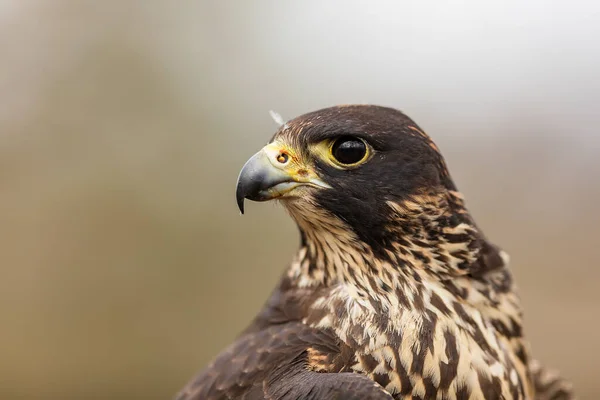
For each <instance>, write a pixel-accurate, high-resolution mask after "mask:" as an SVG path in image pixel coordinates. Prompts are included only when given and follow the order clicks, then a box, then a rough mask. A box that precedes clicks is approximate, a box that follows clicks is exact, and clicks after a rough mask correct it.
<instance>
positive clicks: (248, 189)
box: [236, 143, 331, 214]
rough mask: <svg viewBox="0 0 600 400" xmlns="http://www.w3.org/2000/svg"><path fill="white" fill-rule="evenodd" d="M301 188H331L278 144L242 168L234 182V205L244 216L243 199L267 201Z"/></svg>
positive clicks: (270, 146)
mask: <svg viewBox="0 0 600 400" xmlns="http://www.w3.org/2000/svg"><path fill="white" fill-rule="evenodd" d="M302 185H308V186H315V187H323V188H330V187H331V186H329V185H327V184H326V183H325V182H323V181H321V180H320V179H319V178H318V177H317V176H316V175H315V174H314V173H312V172H310V171H309V170H308V169H307V168H303V167H301V166H299V165H298V163H297V162H295V161H294V160H292V157H291V156H290V155H289V154H288V153H287V152H286V151H283V150H281V148H280V146H279V145H278V144H277V143H272V144H269V145H267V146H265V147H264V148H263V149H262V150H260V151H259V152H258V153H256V154H255V155H253V156H252V157H251V158H250V159H249V160H248V161H247V162H246V164H244V167H243V168H242V170H241V172H240V175H239V177H238V181H237V188H236V199H237V204H238V207H239V209H240V211H241V213H242V214H243V213H244V199H249V200H253V201H267V200H271V199H275V198H278V197H281V196H283V195H285V194H287V193H288V192H290V191H292V190H293V189H295V188H297V187H298V186H302Z"/></svg>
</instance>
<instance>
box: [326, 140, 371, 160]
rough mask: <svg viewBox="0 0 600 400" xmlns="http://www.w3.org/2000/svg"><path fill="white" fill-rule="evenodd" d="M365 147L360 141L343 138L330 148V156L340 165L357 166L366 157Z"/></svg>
mask: <svg viewBox="0 0 600 400" xmlns="http://www.w3.org/2000/svg"><path fill="white" fill-rule="evenodd" d="M367 150H368V149H367V145H366V143H365V142H364V141H362V140H361V139H358V138H355V137H352V136H343V137H341V138H339V139H338V140H336V141H335V142H334V143H333V146H331V155H332V156H333V158H335V160H336V161H337V162H338V163H340V164H342V165H353V164H357V163H359V162H361V161H363V160H364V159H365V157H366V156H367Z"/></svg>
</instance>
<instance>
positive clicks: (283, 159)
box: [277, 153, 290, 164]
mask: <svg viewBox="0 0 600 400" xmlns="http://www.w3.org/2000/svg"><path fill="white" fill-rule="evenodd" d="M289 158H290V156H288V155H287V153H281V154H279V155H278V156H277V161H278V162H280V163H281V164H285V163H286V162H288V160H289Z"/></svg>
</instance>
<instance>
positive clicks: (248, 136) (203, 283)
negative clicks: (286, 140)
mask: <svg viewBox="0 0 600 400" xmlns="http://www.w3.org/2000/svg"><path fill="white" fill-rule="evenodd" d="M599 41H600V6H599V5H598V4H597V3H595V2H592V1H588V2H585V1H579V2H577V1H575V2H570V3H569V4H568V5H567V3H566V2H565V5H563V6H559V5H557V4H553V3H550V2H545V1H542V0H535V1H530V2H517V1H509V2H506V1H505V2H478V1H465V2H447V3H443V4H442V3H441V2H435V1H419V2H417V1H403V2H398V1H387V2H384V1H374V2H367V1H363V2H359V1H343V2H342V1H332V2H319V1H295V2H292V1H290V2H278V1H252V2H250V1H248V2H243V1H237V2H236V1H178V2H175V1H173V2H169V1H151V0H148V1H129V0H128V1H116V0H113V1H104V2H102V1H85V0H80V1H76V0H54V1H42V0H31V1H18V0H13V1H2V2H0V321H1V326H0V398H1V399H83V398H85V399H88V398H90V399H108V398H111V399H125V398H128V399H131V398H143V399H164V398H170V397H171V396H172V395H173V393H175V392H176V391H177V390H178V389H179V388H180V387H181V386H182V385H183V384H184V383H185V382H186V381H187V380H188V379H189V378H190V377H191V376H192V375H193V374H194V373H195V372H196V371H197V370H199V369H200V368H201V367H202V366H204V365H205V364H206V363H207V362H208V361H209V360H210V358H211V357H213V356H214V355H215V354H216V353H217V352H218V351H219V350H220V349H222V348H223V347H224V346H226V345H227V344H228V343H229V342H230V341H231V340H232V339H233V338H234V337H235V335H236V334H237V332H239V331H240V330H241V329H242V328H243V327H244V326H245V324H246V323H247V322H248V321H249V320H250V319H251V318H252V316H253V314H254V313H255V312H256V311H257V310H258V308H259V307H260V306H261V304H262V302H263V301H264V300H265V298H266V297H267V295H268V294H269V292H270V290H271V288H272V287H273V285H274V284H275V282H276V281H277V278H278V276H279V274H280V273H281V271H282V270H283V269H284V268H285V266H286V264H287V262H288V260H289V259H290V258H291V255H292V254H293V252H294V250H295V248H296V246H297V243H298V235H297V232H296V228H295V227H294V226H293V224H292V222H291V221H290V220H289V219H288V218H287V216H286V215H285V213H284V211H283V210H282V209H281V208H280V207H279V206H277V205H276V204H274V203H266V204H248V205H247V214H246V215H245V216H244V217H240V215H239V212H238V210H237V208H236V206H235V199H234V186H235V180H236V178H237V173H238V171H239V169H240V168H241V166H242V165H243V163H244V162H245V160H246V159H247V158H248V157H249V156H250V155H252V154H253V153H254V152H255V151H256V150H258V149H259V148H260V147H261V146H262V145H263V144H264V143H266V141H267V140H268V139H269V137H270V136H271V135H272V133H273V132H274V131H275V129H276V125H275V123H274V122H273V121H272V120H271V119H270V117H269V115H268V111H269V110H270V109H274V110H276V111H277V112H279V113H280V114H282V115H283V116H284V117H285V118H291V117H294V116H296V115H299V114H301V113H304V112H307V111H311V110H314V109H318V108H321V107H325V106H330V105H334V104H340V103H377V104H383V105H389V106H393V107H397V108H401V109H402V110H404V111H405V112H407V113H408V114H409V115H410V116H412V117H413V118H414V119H415V120H416V121H417V123H419V124H420V125H421V126H422V127H423V128H424V129H425V130H426V131H427V132H429V134H430V135H431V136H432V137H433V138H434V139H435V140H436V142H437V143H438V145H439V146H440V148H441V149H442V151H443V152H444V154H445V155H446V158H447V160H448V163H449V166H450V169H451V171H452V173H453V176H454V178H455V180H456V182H457V183H458V185H459V187H460V188H461V189H462V191H463V192H464V193H465V194H466V196H467V200H468V204H469V206H470V209H471V211H472V212H473V214H474V215H475V217H476V218H477V220H478V222H479V224H480V226H481V227H482V228H483V229H484V230H485V231H486V233H487V235H488V236H489V237H490V238H492V239H493V241H494V242H496V243H497V244H499V245H501V246H502V247H504V248H505V249H506V250H507V251H508V252H509V253H510V254H511V256H512V268H513V270H514V272H515V275H516V277H517V280H518V283H519V286H520V290H521V293H522V298H523V303H524V305H525V307H526V323H527V325H526V331H527V333H528V335H529V337H530V338H531V341H532V343H533V349H534V351H535V354H536V356H537V357H539V358H541V359H542V360H543V361H544V362H545V363H547V364H549V365H553V366H556V367H558V368H560V369H561V370H562V371H563V373H564V374H565V375H567V376H569V377H571V378H572V379H573V381H574V382H575V384H576V385H577V387H578V389H579V392H580V394H581V397H582V398H588V399H593V398H598V397H599V396H600V384H599V383H598V379H597V371H598V369H599V368H600V357H599V356H600V353H599V350H600V344H599V342H598V329H599V328H600V323H599V321H598V318H599V316H600V312H599V310H598V308H599V305H600V291H599V290H598V281H599V278H600V272H599V268H600V262H598V256H597V254H598V248H599V246H600V244H599V239H600V231H599V224H600V215H599V213H598V204H599V202H600V157H599V156H598V153H599V151H600V134H599V132H598V125H599V123H600V114H599V111H598V110H599V109H598V106H599V104H600V80H599V79H598V71H599V70H600V52H599V50H598V48H599V47H598V42H599Z"/></svg>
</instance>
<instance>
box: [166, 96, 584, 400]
mask: <svg viewBox="0 0 600 400" xmlns="http://www.w3.org/2000/svg"><path fill="white" fill-rule="evenodd" d="M236 194H237V201H238V205H239V208H240V210H241V211H242V213H243V210H244V199H249V200H254V201H266V200H272V199H278V200H280V201H281V204H282V205H283V206H284V207H285V209H286V210H287V211H288V212H289V214H290V215H291V217H292V218H293V220H294V221H295V222H296V224H297V225H298V228H299V230H300V237H301V245H300V249H299V250H298V252H297V253H296V255H295V257H294V258H293V260H292V261H291V263H290V264H289V267H288V268H287V269H286V270H285V272H284V274H283V276H282V278H281V280H280V282H279V284H278V286H277V287H276V288H275V290H274V291H273V293H272V294H271V296H270V298H269V299H268V301H267V303H266V304H265V306H264V307H263V309H262V310H261V311H260V313H259V314H258V315H257V316H256V317H255V319H254V321H253V322H252V323H251V324H250V326H249V327H248V328H247V329H246V330H245V331H244V332H242V334H241V335H240V336H239V338H238V339H237V340H236V341H235V342H234V343H233V344H232V345H231V346H230V347H229V348H227V349H226V350H224V351H223V352H222V353H221V354H220V355H218V356H217V357H216V359H215V360H214V361H213V362H212V363H211V364H210V365H209V366H208V367H207V368H206V369H205V370H204V371H202V372H201V373H200V374H199V375H198V376H197V377H196V378H194V379H193V380H192V381H191V382H190V383H189V384H188V385H187V386H186V387H185V388H184V389H183V390H182V391H181V392H180V393H179V394H178V395H177V399H179V400H192V399H193V400H200V399H206V400H221V399H247V400H254V399H273V400H279V399H289V400H296V399H315V400H316V399H324V400H328V399H355V400H364V399H382V400H383V399H448V400H450V399H452V400H454V399H457V400H460V399H538V400H541V399H557V400H558V399H573V398H574V395H573V393H572V389H571V385H570V384H569V383H568V382H567V381H565V380H563V379H561V378H560V377H559V376H558V375H556V374H552V373H551V372H549V371H547V370H546V369H544V368H542V367H541V366H540V365H539V363H538V362H537V361H535V360H534V359H532V358H531V356H530V351H529V344H528V342H527V340H526V339H525V337H524V335H523V313H522V309H521V305H520V303H519V298H518V296H517V294H516V292H515V285H514V282H513V279H512V277H511V273H510V271H509V269H508V256H507V254H506V253H505V252H504V251H502V250H501V249H500V248H498V247H497V246H496V245H494V244H492V243H491V242H490V241H489V240H488V239H487V238H486V236H485V235H484V234H483V232H482V231H481V229H480V228H479V227H478V226H477V225H476V223H475V221H474V220H473V218H472V216H471V215H470V214H469V212H468V211H467V209H466V207H465V201H464V198H463V195H462V194H461V193H460V192H459V191H458V189H457V188H456V186H455V184H454V182H453V181H452V179H451V177H450V174H449V172H448V168H447V167H446V163H445V161H444V159H443V157H442V155H441V153H440V151H439V149H438V147H437V146H436V145H435V144H434V142H433V141H432V140H431V138H430V137H429V136H428V135H426V134H425V133H424V132H423V130H422V129H421V128H419V127H418V126H417V125H416V124H415V123H414V122H413V121H412V120H411V119H410V118H409V117H407V116H406V115H404V114H403V113H402V112H400V111H397V110H394V109H391V108H386V107H379V106H369V105H350V106H339V107H332V108H326V109H322V110H319V111H315V112H311V113H308V114H305V115H302V116H300V117H298V118H296V119H293V120H291V121H289V122H287V123H285V124H283V125H282V126H281V127H280V129H279V130H278V131H277V132H276V133H275V135H274V136H273V138H272V140H271V141H270V142H269V143H268V144H267V145H266V146H265V147H263V148H262V149H261V150H260V151H259V152H258V153H256V154H255V155H254V156H252V157H251V158H250V159H249V160H248V162H247V163H246V164H245V165H244V167H243V168H242V171H241V173H240V175H239V178H238V183H237V193H236Z"/></svg>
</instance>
